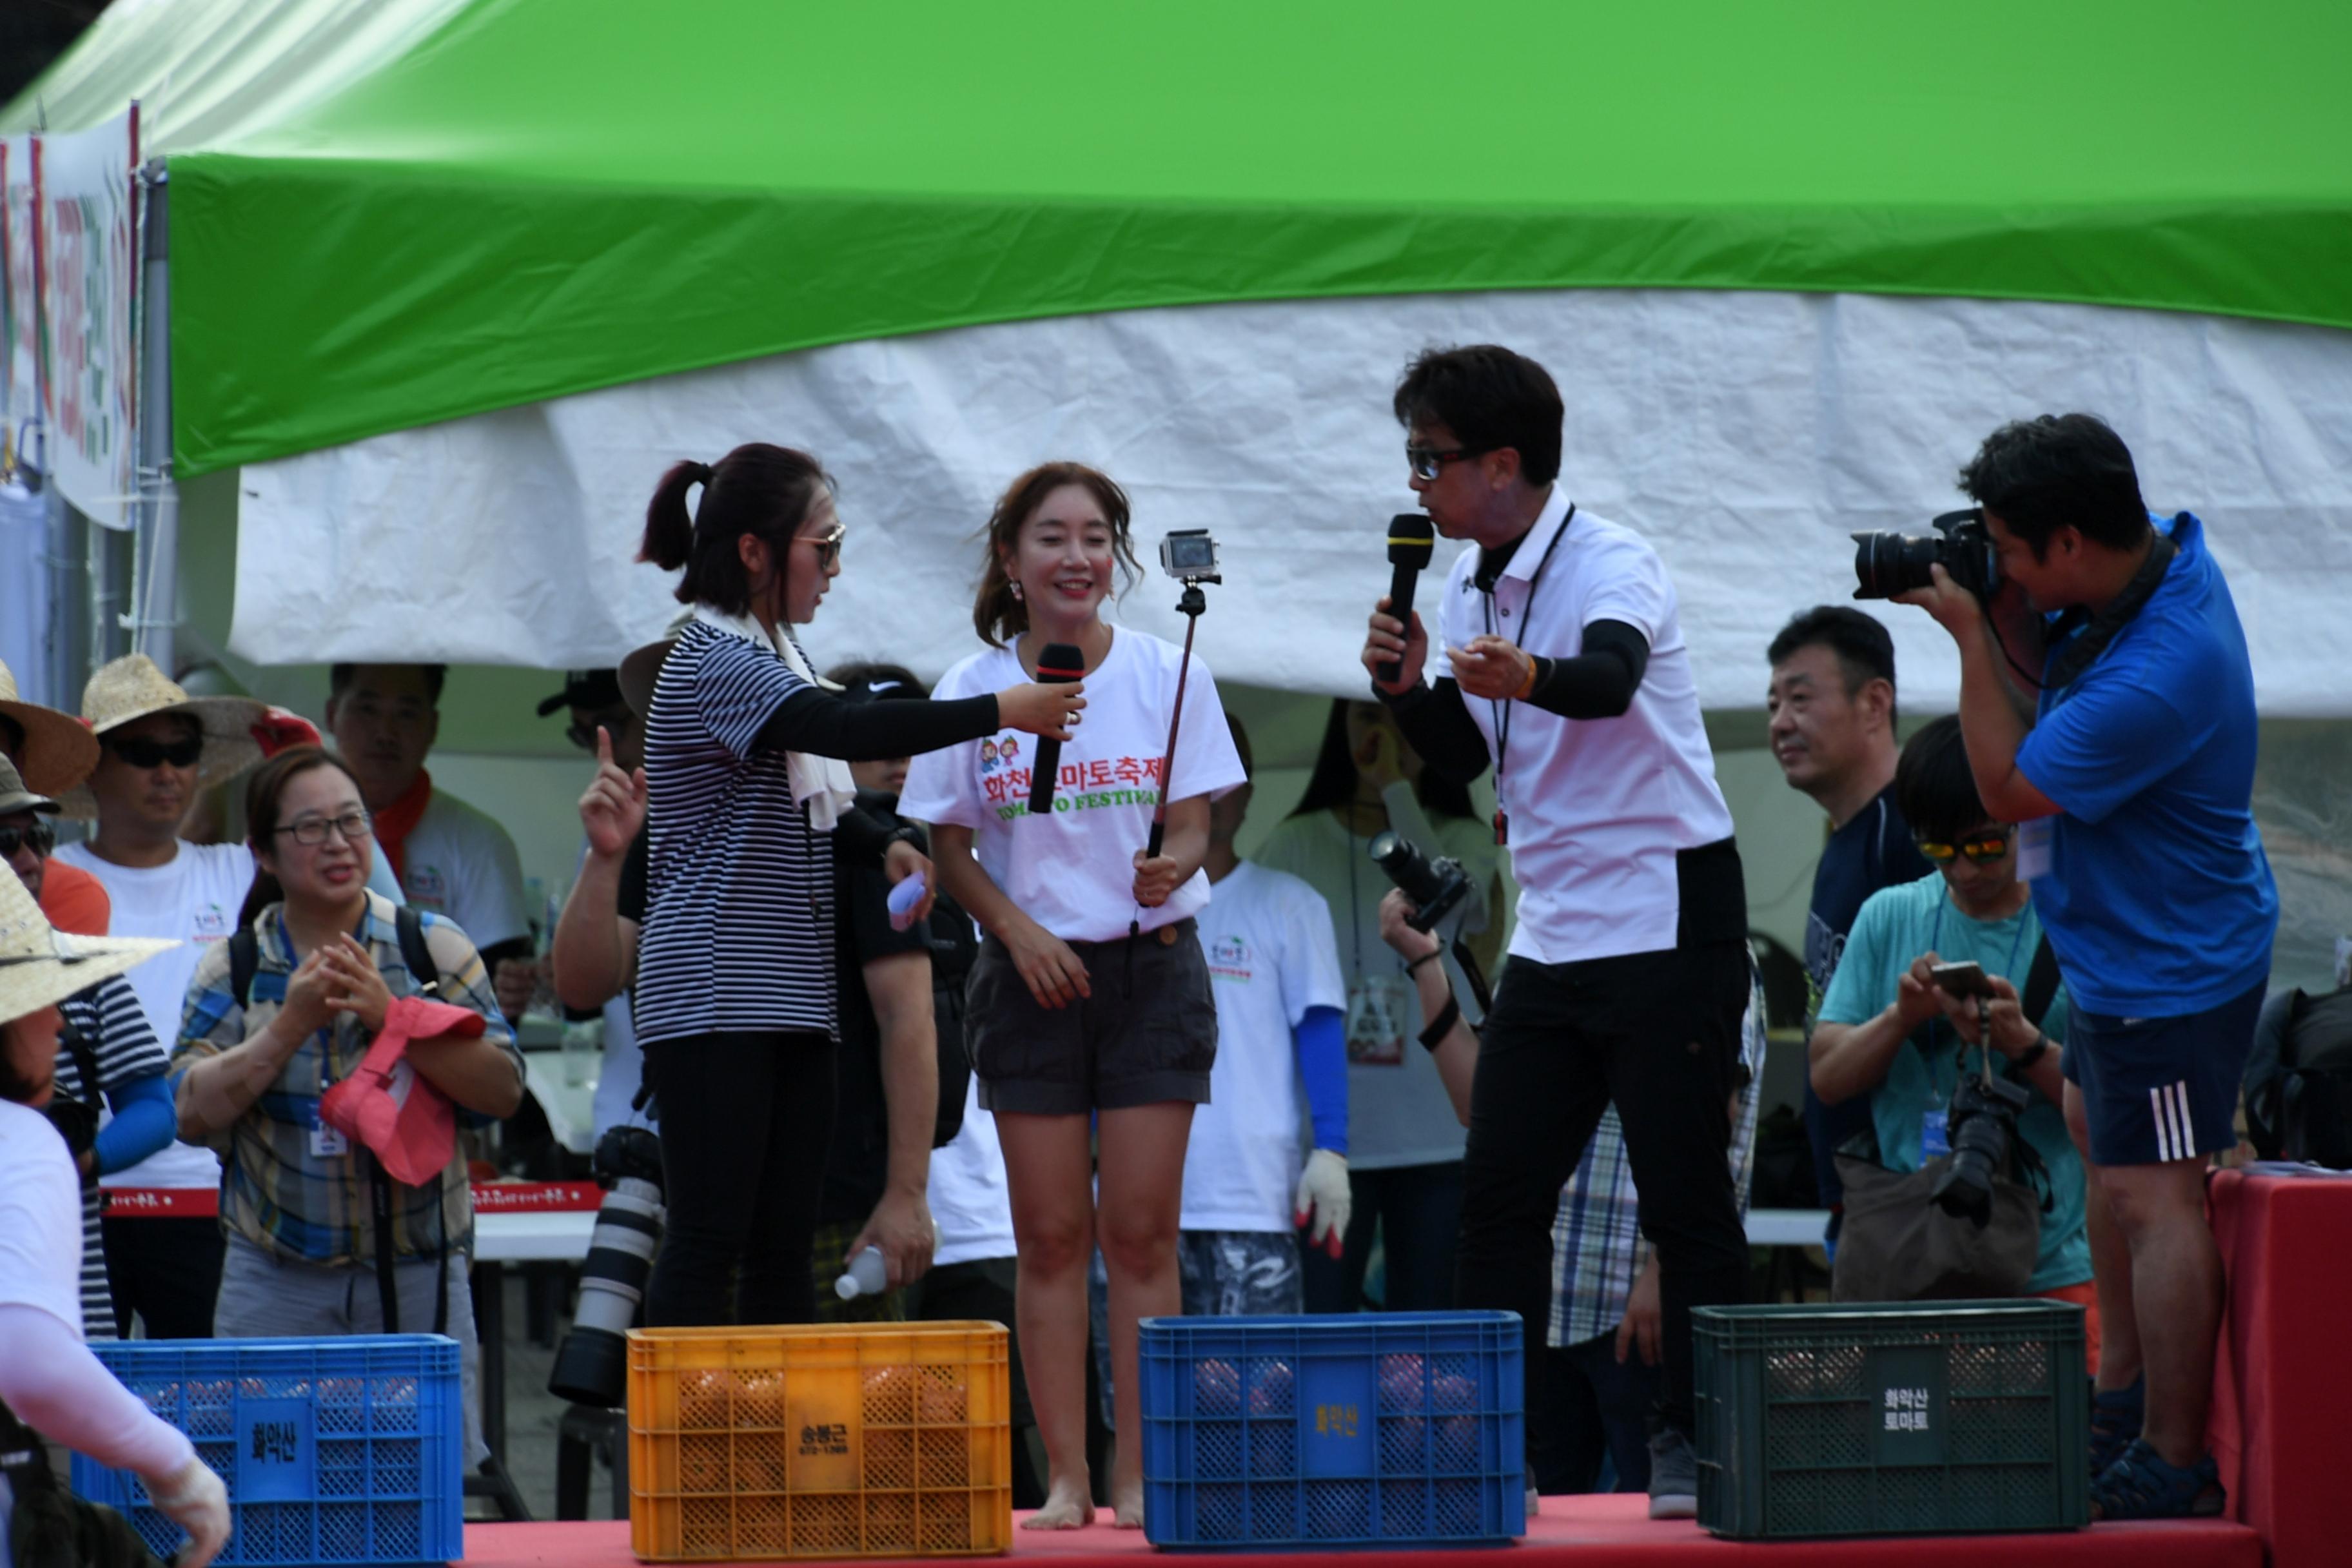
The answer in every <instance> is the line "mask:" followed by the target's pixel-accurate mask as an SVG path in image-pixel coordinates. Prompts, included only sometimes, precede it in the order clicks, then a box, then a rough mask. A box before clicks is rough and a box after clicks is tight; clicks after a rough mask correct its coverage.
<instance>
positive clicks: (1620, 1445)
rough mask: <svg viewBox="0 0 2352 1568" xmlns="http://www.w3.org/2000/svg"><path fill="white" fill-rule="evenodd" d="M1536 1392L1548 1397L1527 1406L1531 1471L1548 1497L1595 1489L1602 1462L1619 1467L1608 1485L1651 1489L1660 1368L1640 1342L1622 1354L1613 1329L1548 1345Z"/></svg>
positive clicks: (1623, 1489)
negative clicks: (1651, 1363)
mask: <svg viewBox="0 0 2352 1568" xmlns="http://www.w3.org/2000/svg"><path fill="white" fill-rule="evenodd" d="M1544 1363H1545V1365H1544V1375H1543V1376H1542V1377H1541V1378H1539V1379H1538V1387H1537V1389H1536V1390H1535V1391H1534V1392H1535V1393H1537V1394H1538V1395H1539V1396H1540V1397H1542V1398H1543V1399H1544V1400H1545V1401H1546V1402H1547V1403H1546V1404H1545V1405H1543V1406H1542V1408H1541V1409H1540V1410H1538V1408H1536V1407H1534V1406H1530V1407H1529V1408H1528V1479H1531V1480H1532V1481H1533V1482H1534V1483H1535V1488H1536V1490H1538V1491H1539V1492H1541V1493H1543V1494H1544V1495H1545V1496H1546V1497H1551V1496H1554V1495H1555V1494H1559V1493H1577V1492H1589V1491H1591V1490H1593V1489H1596V1488H1597V1487H1598V1486H1599V1484H1600V1481H1601V1460H1603V1459H1607V1460H1609V1461H1610V1463H1611V1465H1612V1468H1614V1469H1615V1470H1616V1472H1617V1474H1616V1484H1615V1485H1614V1486H1612V1488H1611V1490H1612V1491H1621V1492H1645V1491H1648V1490H1649V1489H1650V1448H1649V1431H1650V1415H1651V1412H1652V1411H1653V1410H1654V1409H1655V1408H1656V1405H1657V1403H1658V1369H1657V1368H1656V1367H1654V1366H1649V1365H1645V1364H1644V1363H1643V1361H1642V1352H1641V1350H1640V1348H1639V1347H1637V1346H1629V1347H1627V1349H1626V1352H1625V1359H1624V1360H1623V1361H1622V1362H1621V1361H1619V1360H1618V1359H1617V1335H1616V1332H1615V1331H1613V1330H1612V1331H1610V1332H1608V1333H1605V1334H1602V1335H1600V1336H1599V1337H1598V1338H1595V1339H1590V1340H1587V1341H1585V1342H1583V1343H1582V1344H1580V1345H1560V1346H1558V1347H1556V1348H1554V1349H1551V1350H1548V1351H1546V1352H1544Z"/></svg>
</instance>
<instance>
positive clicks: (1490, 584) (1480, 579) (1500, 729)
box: [1471, 501, 1576, 848]
mask: <svg viewBox="0 0 2352 1568" xmlns="http://www.w3.org/2000/svg"><path fill="white" fill-rule="evenodd" d="M1574 521H1576V503H1575V502H1574V501H1570V502H1569V503H1568V515H1566V516H1565V517H1563V518H1561V519H1560V520H1559V527H1558V528H1556V529H1554V530H1553V531H1552V536H1551V542H1550V543H1549V544H1547V545H1545V546H1544V552H1543V559H1542V560H1540V561H1538V562H1537V563H1536V569H1535V571H1534V572H1533V573H1532V574H1530V575H1529V576H1528V602H1527V603H1526V604H1524V605H1520V606H1519V635H1520V636H1521V637H1527V636H1529V635H1530V633H1531V629H1532V628H1533V626H1535V617H1536V588H1537V586H1538V584H1541V583H1542V582H1543V574H1544V568H1545V567H1547V566H1549V565H1550V564H1551V558H1552V552H1554V551H1556V550H1558V549H1559V542H1560V541H1561V540H1563V539H1566V538H1567V537H1568V530H1569V525H1570V523H1572V522H1574ZM1520 538H1521V539H1524V538H1526V535H1524V534H1522V535H1520ZM1511 553H1512V554H1517V541H1514V542H1513V546H1512V552H1511ZM1510 561H1511V558H1510V555H1506V556H1504V557H1503V558H1502V560H1501V561H1499V562H1498V563H1496V568H1495V572H1494V574H1493V575H1491V576H1490V575H1488V574H1487V571H1486V555H1485V552H1480V555H1479V560H1478V572H1477V574H1476V575H1475V576H1474V577H1473V578H1472V579H1471V580H1472V581H1473V582H1474V583H1475V584H1477V587H1478V595H1479V597H1480V598H1481V599H1482V600H1483V601H1484V603H1485V605H1486V635H1487V636H1488V637H1493V636H1494V635H1495V584H1496V583H1497V582H1498V581H1500V580H1501V576H1502V570H1503V568H1504V567H1507V566H1508V565H1509V564H1510ZM1521 651H1522V652H1526V653H1527V654H1528V657H1529V658H1534V657H1535V655H1534V654H1533V652H1532V651H1530V650H1528V649H1524V648H1523V649H1521ZM1486 706H1487V708H1488V709H1489V710H1491V711H1492V713H1493V714H1494V719H1495V843H1496V847H1500V848H1507V847H1509V846H1510V842H1511V814H1510V811H1509V809H1508V808H1507V807H1506V806H1505V805H1503V775H1504V773H1506V772H1507V771H1508V769H1509V767H1510V763H1511V710H1513V709H1514V708H1516V707H1517V702H1515V701H1514V700H1511V699H1509V698H1501V699H1496V698H1491V697H1490V698H1488V699H1487V700H1486Z"/></svg>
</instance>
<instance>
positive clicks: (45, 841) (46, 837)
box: [0, 822, 58, 860]
mask: <svg viewBox="0 0 2352 1568" xmlns="http://www.w3.org/2000/svg"><path fill="white" fill-rule="evenodd" d="M26 845H30V846H31V847H32V850H33V853H34V854H36V855H37V856H39V857H40V858H42V859H44V860H46V859H47V858H48V857H49V851H50V850H52V849H55V848H56V847H58V830H57V829H56V828H54V827H51V826H49V825H48V824H47V823H46V822H36V823H34V824H32V825H31V826H27V827H0V860H7V859H12V858H15V856H16V851H17V850H18V849H20V848H23V847H25V846H26Z"/></svg>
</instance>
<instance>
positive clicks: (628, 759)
mask: <svg viewBox="0 0 2352 1568" xmlns="http://www.w3.org/2000/svg"><path fill="white" fill-rule="evenodd" d="M559 709H569V710H571V715H572V722H571V724H570V725H569V726H568V727H567V728H566V729H565V730H564V731H563V732H564V734H565V736H566V737H567V738H568V739H569V740H570V741H571V742H572V744H573V745H575V746H577V747H579V748H580V749H581V750H582V751H583V752H588V753H589V754H590V755H592V756H593V757H595V758H596V759H597V761H598V764H599V767H598V777H599V779H600V780H601V779H602V778H603V776H604V769H605V768H606V767H607V766H609V767H611V768H613V769H614V770H617V772H618V773H619V774H620V777H621V783H622V787H623V788H624V790H626V789H627V788H628V787H630V780H632V779H633V778H635V775H636V773H637V771H638V769H639V768H641V767H642V766H643V765H644V763H645V760H646V748H645V733H644V730H643V728H642V727H641V726H640V725H639V724H638V722H637V713H636V710H635V709H634V708H631V707H630V706H629V704H628V702H627V701H626V700H625V699H624V698H623V697H622V695H621V683H620V678H619V672H618V671H616V670H611V669H572V670H566V671H565V672H564V676H563V689H562V690H561V691H559V692H557V693H555V694H554V695H553V696H552V697H549V698H547V699H546V700H543V701H541V703H540V705H539V716H540V717H541V718H542V719H544V718H546V717H547V716H548V715H550V714H551V713H553V712H555V711H556V710H559ZM598 731H603V735H602V738H601V740H600V738H599V735H598ZM595 794H596V792H595V790H594V789H593V788H592V790H591V795H592V796H593V795H595ZM584 810H585V806H584V803H583V813H584ZM644 820H645V818H644V814H643V812H642V811H640V812H639V813H638V814H637V816H636V817H635V822H636V823H637V826H635V828H634V829H633V830H632V831H631V832H630V834H629V837H627V839H626V840H625V847H624V848H623V849H622V851H621V858H619V859H612V858H604V859H600V858H598V855H597V844H598V837H597V834H596V832H595V831H594V828H595V824H593V823H586V824H584V826H588V828H589V829H590V831H589V832H588V834H587V838H588V842H587V844H586V845H585V846H584V847H583V849H582V850H581V859H580V868H579V871H578V873H577V874H576V875H575V876H574V878H573V880H572V887H573V893H572V897H573V898H578V897H580V896H581V895H580V891H579V889H580V887H581V884H582V883H583V882H588V881H590V880H591V879H602V881H601V884H600V885H601V886H603V888H604V897H603V899H602V900H601V903H602V905H603V907H604V922H605V924H606V926H607V927H608V928H609V929H611V930H612V931H613V933H614V936H615V937H616V938H617V937H618V935H619V934H620V933H619V927H618V925H617V915H616V913H615V908H614V906H615V903H616V900H617V890H616V887H615V884H616V882H617V879H619V877H620V875H621V867H622V864H623V863H624V862H626V863H627V864H629V865H631V866H633V867H634V869H633V870H632V871H631V872H630V876H631V878H632V879H633V881H634V883H635V886H636V887H637V888H638V889H640V890H642V889H644V887H645V880H646V867H645V857H646V832H645V827H644ZM594 893H595V889H594V888H591V889H590V898H589V902H590V903H591V904H594V903H598V902H600V900H597V899H596V898H595V896H594ZM570 907H571V904H570V900H566V903H565V909H566V910H567V912H568V911H569V910H570ZM577 935H578V932H577V931H575V932H574V936H575V938H576V937H577ZM629 943H630V947H631V949H632V951H634V950H635V922H634V921H632V922H631V932H630V938H629ZM563 946H564V941H563V933H562V922H561V921H558V923H557V931H556V933H555V936H554V939H553V946H552V948H551V953H550V956H551V959H560V956H561V954H562V950H563ZM600 973H601V971H600ZM608 981H609V983H607V982H608ZM555 989H556V997H557V1000H559V1001H561V1002H562V1004H563V1005H564V1006H565V1007H566V1008H568V1009H570V1011H571V1012H572V1014H573V1015H575V1016H576V1015H579V1014H583V1013H591V1012H597V1011H600V1010H601V1012H602V1013H603V1015H604V1067H603V1068H602V1069H601V1070H600V1071H599V1072H598V1073H597V1076H596V1100H595V1107H594V1120H595V1136H596V1138H597V1139H598V1140H599V1141H601V1140H602V1139H603V1138H604V1134H605V1132H606V1131H608V1130H610V1129H612V1128H614V1127H618V1126H623V1125H625V1124H626V1123H628V1122H629V1121H631V1119H632V1117H633V1115H634V1114H635V1111H634V1106H635V1100H636V1097H637V1086H638V1085H639V1083H641V1082H642V1081H643V1079H644V1076H645V1053H644V1052H642V1051H640V1050H639V1049H638V1048H637V1035H636V1030H635V1026H633V1025H632V1024H631V1022H630V1018H629V999H628V997H627V995H626V994H624V992H623V988H622V984H621V982H620V981H619V980H618V979H617V978H612V977H610V976H605V977H604V978H600V979H599V980H598V982H597V984H595V985H594V986H593V988H581V989H575V990H573V991H572V993H571V994H566V987H565V984H564V983H563V981H562V979H558V980H557V981H556V987H555ZM575 995H576V996H581V997H583V1000H581V1001H578V1002H574V1001H573V999H572V998H573V996H575ZM638 1120H639V1121H640V1125H642V1124H643V1121H646V1120H650V1118H649V1117H646V1118H639V1119H638Z"/></svg>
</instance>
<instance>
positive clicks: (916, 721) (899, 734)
mask: <svg viewBox="0 0 2352 1568" xmlns="http://www.w3.org/2000/svg"><path fill="white" fill-rule="evenodd" d="M996 728H997V718H996V696H995V693H993V692H987V693H983V694H982V695H981V696H978V697H964V698H960V699H958V700H954V701H952V702H844V701H843V700H841V699H840V698H838V697H835V695H833V693H831V692H829V691H819V690H817V689H815V688H814V687H811V688H809V689H806V690H803V691H796V692H794V693H793V695H792V696H790V697H787V698H785V699H784V700H783V703H782V706H780V707H779V708H778V709H777V710H776V711H775V712H774V714H773V715H772V716H771V717H770V719H769V720H768V721H767V722H766V723H765V724H762V725H761V727H760V738H759V739H758V740H757V741H754V742H752V745H753V746H754V747H755V748H756V749H757V750H759V751H762V752H807V753H809V754H810V755H811V756H816V757H839V758H840V759H841V760H842V761H843V762H845V763H873V762H879V761H881V760H882V759H883V758H885V757H912V756H919V755H920V754H921V753H923V752H936V751H938V750H939V749H940V747H942V746H952V745H954V744H956V743H957V742H960V741H977V740H979V739H980V738H981V737H982V735H992V734H994V733H995V732H996Z"/></svg>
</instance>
